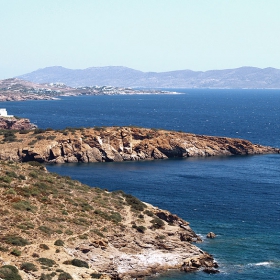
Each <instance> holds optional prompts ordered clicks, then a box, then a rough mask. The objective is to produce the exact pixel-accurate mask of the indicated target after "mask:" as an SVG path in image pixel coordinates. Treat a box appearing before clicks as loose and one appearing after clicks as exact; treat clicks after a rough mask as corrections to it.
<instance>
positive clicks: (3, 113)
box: [0, 108, 13, 118]
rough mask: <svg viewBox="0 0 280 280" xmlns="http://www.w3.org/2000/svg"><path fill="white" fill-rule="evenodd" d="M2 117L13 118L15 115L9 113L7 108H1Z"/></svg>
mask: <svg viewBox="0 0 280 280" xmlns="http://www.w3.org/2000/svg"><path fill="white" fill-rule="evenodd" d="M0 117H6V118H12V117H13V115H8V113H7V110H6V109H4V108H3V109H0Z"/></svg>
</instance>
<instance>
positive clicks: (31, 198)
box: [0, 161, 218, 280]
mask: <svg viewBox="0 0 280 280" xmlns="http://www.w3.org/2000/svg"><path fill="white" fill-rule="evenodd" d="M31 165H32V166H31ZM0 177H1V180H0V195H1V200H0V214H1V215H0V229H1V231H0V278H3V279H18V280H20V279H24V280H27V279H29V280H33V279H54V280H55V279H91V278H98V279H129V278H138V277H143V276H147V275H152V274H154V273H157V272H162V271H166V270H167V269H180V270H184V271H186V272H189V271H197V270H204V271H205V272H207V273H216V272H217V270H216V269H215V268H216V267H217V266H218V265H217V264H216V263H215V261H214V259H213V256H211V255H209V254H208V253H206V252H203V251H202V250H201V249H199V248H198V247H196V246H195V245H194V244H193V243H195V242H200V241H201V239H200V237H199V236H197V235H196V234H195V232H194V231H193V230H192V229H191V228H190V226H189V223H188V222H186V221H184V220H183V219H181V218H179V217H178V216H177V215H174V214H171V213H170V212H168V211H166V210H161V209H159V208H157V207H154V206H152V205H150V204H148V203H144V202H141V201H140V200H138V199H137V198H135V197H133V196H131V195H129V194H125V193H124V192H122V191H115V192H108V191H106V190H102V189H100V188H90V187H88V186H86V185H83V184H82V183H80V182H78V181H73V180H71V179H70V178H69V177H63V176H60V175H57V174H52V173H49V172H47V170H46V169H45V168H44V167H43V166H40V164H34V162H33V163H32V164H31V163H30V164H28V163H15V162H14V163H13V162H10V161H9V162H3V161H2V162H0Z"/></svg>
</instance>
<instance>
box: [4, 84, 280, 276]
mask: <svg viewBox="0 0 280 280" xmlns="http://www.w3.org/2000/svg"><path fill="white" fill-rule="evenodd" d="M181 91H182V92H183V93H184V94H181V95H166V96H162V95H161V96H157V95H142V96H88V97H69V98H63V99H61V100H58V101H26V102H11V103H0V107H4V108H7V109H8V112H9V113H10V114H14V115H18V116H22V117H28V118H30V119H31V121H32V122H35V123H36V124H37V125H38V126H39V127H42V128H47V127H53V128H65V127H67V126H75V127H80V126H83V127H88V126H107V125H108V126H110V125H120V126H121V125H136V126H143V127H154V128H165V129H172V130H182V131H186V132H192V133H197V134H206V135H217V136H229V137H239V138H245V139H248V140H250V141H252V142H254V143H260V144H264V145H270V146H275V147H280V137H279V136H280V91H277V90H273V91H270V90H181ZM48 169H49V170H50V171H54V172H57V173H60V174H63V175H70V176H71V177H72V178H74V179H78V180H80V181H82V182H84V183H86V184H88V185H91V186H99V187H104V188H107V189H108V190H117V189H122V190H124V191H126V192H128V193H131V194H133V195H135V196H137V197H139V198H140V199H142V200H144V201H147V202H149V203H152V204H154V205H156V206H159V207H161V208H164V209H168V210H170V211H171V212H173V213H176V214H178V215H179V216H181V217H182V218H184V219H186V220H188V221H189V222H190V223H191V226H192V228H193V229H194V230H195V231H196V232H197V233H199V234H201V235H202V237H205V235H206V234H207V233H208V232H209V231H214V232H215V233H216V234H217V235H218V236H217V238H216V239H213V240H208V239H205V238H204V242H203V243H202V244H199V246H200V247H201V248H202V249H204V250H206V251H208V252H210V253H212V254H213V255H214V256H215V258H216V259H217V261H218V262H219V264H220V270H221V273H220V274H219V275H207V274H204V273H202V272H198V273H192V274H185V273H180V272H168V273H166V274H164V275H161V276H159V277H160V280H169V279H177V280H178V279H180V280H183V279H193V280H196V279H210V278H211V279H214V278H215V279H230V280H231V279H264V278H266V279H280V155H259V156H236V157H221V158H219V157H213V158H199V159H195V158H191V159H177V160H163V161H160V160H159V161H147V162H122V163H92V164H65V165H51V166H48Z"/></svg>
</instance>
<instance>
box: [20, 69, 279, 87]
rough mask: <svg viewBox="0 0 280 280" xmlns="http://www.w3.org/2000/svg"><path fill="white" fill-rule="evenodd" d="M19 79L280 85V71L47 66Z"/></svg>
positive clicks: (86, 83) (167, 84) (161, 84)
mask: <svg viewBox="0 0 280 280" xmlns="http://www.w3.org/2000/svg"><path fill="white" fill-rule="evenodd" d="M17 78H19V79H23V80H27V81H31V82H35V83H64V84H66V85H67V86H71V87H81V86H94V85H99V86H103V85H110V86H117V87H145V88H251V89H252V88H262V89H263V88H270V89H271V88H278V89H279V88H280V70H279V69H275V68H271V67H269V68H265V69H261V68H256V67H240V68H236V69H226V70H209V71H205V72H202V71H192V70H178V71H170V72H142V71H138V70H134V69H131V68H127V67H122V66H106V67H91V68H87V69H76V70H75V69H67V68H64V67H61V66H53V67H46V68H43V69H39V70H36V71H34V72H31V73H28V74H25V75H21V76H18V77H17Z"/></svg>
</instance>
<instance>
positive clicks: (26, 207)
mask: <svg viewBox="0 0 280 280" xmlns="http://www.w3.org/2000/svg"><path fill="white" fill-rule="evenodd" d="M12 207H13V208H14V209H16V210H20V211H30V212H35V210H36V207H35V206H32V205H31V204H30V202H29V201H26V200H21V201H18V202H14V203H12Z"/></svg>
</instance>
